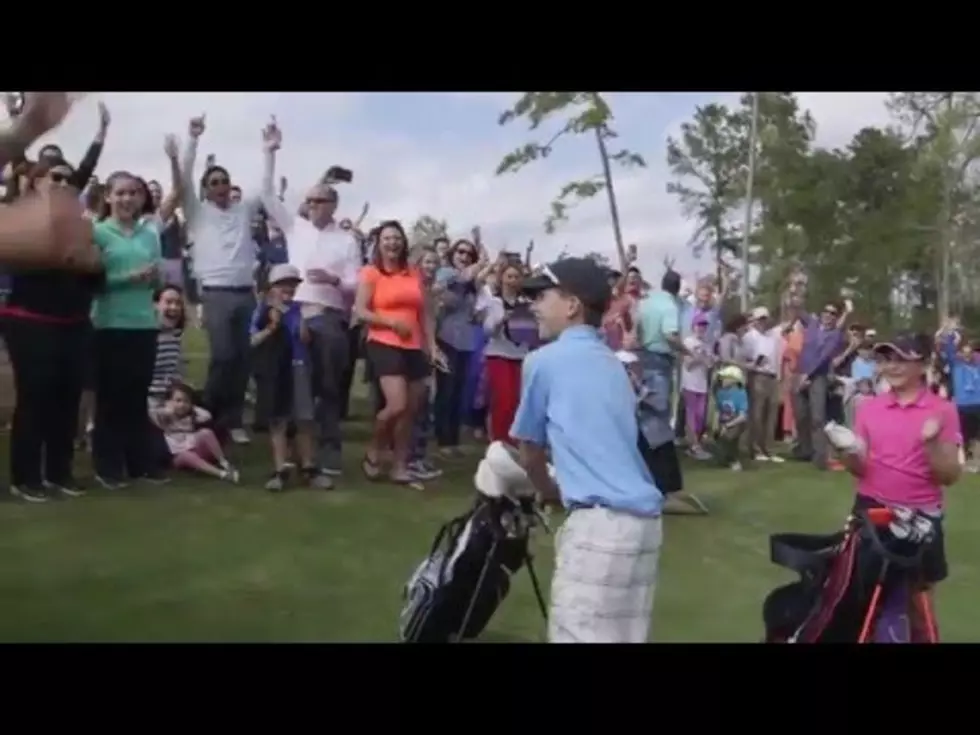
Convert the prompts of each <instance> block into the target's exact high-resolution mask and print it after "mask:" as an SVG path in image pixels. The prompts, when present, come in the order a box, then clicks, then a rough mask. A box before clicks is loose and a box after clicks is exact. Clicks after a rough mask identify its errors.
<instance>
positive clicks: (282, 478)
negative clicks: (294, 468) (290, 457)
mask: <svg viewBox="0 0 980 735" xmlns="http://www.w3.org/2000/svg"><path fill="white" fill-rule="evenodd" d="M288 481H289V470H287V469H286V468H285V467H283V468H282V469H281V470H276V471H275V472H273V473H272V474H271V475H269V480H268V482H266V483H265V489H266V490H268V491H269V492H271V493H279V492H282V491H283V490H284V489H285V488H286V483H287V482H288Z"/></svg>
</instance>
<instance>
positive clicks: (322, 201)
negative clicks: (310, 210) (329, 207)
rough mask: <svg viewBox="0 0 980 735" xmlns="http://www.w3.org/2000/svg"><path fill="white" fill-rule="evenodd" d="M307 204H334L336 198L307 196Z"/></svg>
mask: <svg viewBox="0 0 980 735" xmlns="http://www.w3.org/2000/svg"><path fill="white" fill-rule="evenodd" d="M306 203H307V204H336V203H337V200H336V199H334V198H333V197H308V198H307V200H306Z"/></svg>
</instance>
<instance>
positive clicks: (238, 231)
mask: <svg viewBox="0 0 980 735" xmlns="http://www.w3.org/2000/svg"><path fill="white" fill-rule="evenodd" d="M204 130H205V120H204V116H203V115H201V116H200V117H195V118H193V119H192V120H191V121H190V123H189V126H188V133H189V138H188V141H187V149H186V151H185V153H184V160H183V162H182V166H181V173H182V174H183V177H184V188H183V209H184V216H185V217H186V219H187V231H188V233H189V234H190V239H191V240H192V241H193V242H194V270H195V274H196V276H197V278H198V279H199V285H200V299H201V304H202V306H203V311H204V315H203V316H204V329H205V331H206V332H207V334H208V343H209V346H210V351H211V358H210V361H209V363H208V376H207V381H206V383H205V387H204V400H205V403H206V404H207V406H208V408H209V409H210V410H211V414H212V416H214V419H215V422H216V423H217V424H218V425H219V426H220V427H221V428H222V429H225V430H228V431H229V432H230V435H231V439H232V441H234V442H235V443H236V444H247V443H249V441H250V439H249V436H248V434H247V433H245V430H244V429H243V428H242V413H243V411H244V409H245V389H246V387H247V385H248V378H249V353H250V346H249V336H248V325H249V320H250V319H251V317H252V312H253V311H255V295H254V292H253V290H252V268H253V266H254V264H255V249H254V245H253V244H252V219H253V218H254V217H255V215H256V214H257V212H258V209H259V206H260V202H259V200H258V199H256V198H254V197H246V198H243V199H242V200H241V201H240V202H235V201H233V200H232V186H231V177H230V175H229V174H228V171H227V169H225V168H224V167H222V166H218V165H217V164H211V165H209V166H208V167H207V168H206V169H205V171H204V175H203V176H202V177H201V191H202V193H203V199H202V200H200V201H199V200H198V198H197V197H196V196H195V192H196V190H197V187H195V185H194V159H195V157H196V156H197V143H198V139H199V138H200V137H201V135H202V134H203V133H204Z"/></svg>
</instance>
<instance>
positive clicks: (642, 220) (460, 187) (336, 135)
mask: <svg viewBox="0 0 980 735" xmlns="http://www.w3.org/2000/svg"><path fill="white" fill-rule="evenodd" d="M736 96H737V95H734V94H732V93H726V94H719V95H716V97H717V98H718V99H719V100H720V101H724V102H731V101H732V99H733V98H735V97H736ZM443 97H445V99H442V98H443ZM101 98H102V99H104V100H105V101H106V103H107V104H108V106H109V108H110V110H111V113H112V117H113V123H112V129H111V131H110V134H109V140H108V143H107V145H106V149H105V152H104V154H103V158H102V161H101V162H100V165H99V171H98V172H99V174H100V175H101V176H103V177H104V176H105V175H106V174H108V173H109V172H111V171H112V170H114V169H127V170H132V171H134V172H136V173H139V174H141V175H143V176H144V177H145V178H156V179H159V180H161V181H162V182H164V184H165V185H166V180H167V164H166V161H165V159H164V156H163V153H162V150H161V147H162V141H163V136H164V135H165V134H166V133H168V132H174V133H177V134H178V135H180V137H181V138H183V137H184V136H185V134H186V126H187V120H188V119H189V118H190V117H191V116H193V115H196V114H200V113H202V112H207V116H208V118H207V119H208V131H207V133H206V134H205V137H204V139H203V140H202V144H201V156H202V159H203V156H204V155H205V154H206V153H208V152H213V153H215V154H216V156H217V158H218V161H219V162H220V163H222V164H223V165H226V166H227V167H228V168H229V169H230V170H231V173H232V176H233V178H234V179H235V181H236V182H238V183H240V184H241V185H243V186H244V187H245V188H246V189H248V188H249V187H250V185H253V184H255V183H257V182H258V177H259V174H260V170H261V152H260V142H259V130H260V129H261V127H262V126H263V125H264V124H265V122H266V120H267V119H268V116H269V115H270V114H273V113H274V114H276V116H277V118H278V120H279V123H280V125H281V126H282V128H283V131H284V145H283V149H282V151H281V153H280V156H279V167H278V168H279V171H278V172H279V173H281V174H285V175H286V176H288V178H289V181H290V198H291V199H293V201H294V202H295V201H298V198H299V197H300V196H302V190H303V189H304V188H305V186H307V185H309V184H310V183H311V182H313V181H314V180H316V179H317V178H318V177H319V175H320V174H322V172H323V171H324V170H325V169H326V168H327V167H328V166H330V165H332V164H340V165H343V166H346V167H349V168H351V169H353V170H354V172H355V180H354V183H353V184H352V185H350V186H345V187H344V188H343V189H342V191H341V194H342V203H341V214H342V215H355V214H356V213H357V212H359V211H360V208H361V205H362V204H363V202H365V201H370V202H371V215H370V217H369V219H371V220H374V221H377V220H378V219H381V218H388V217H395V218H399V219H402V220H403V221H404V222H405V224H406V226H408V225H410V224H411V223H412V221H414V219H415V218H416V217H417V216H419V215H420V214H432V215H434V216H437V217H445V218H447V219H448V220H449V221H450V223H451V225H452V226H453V228H454V230H455V231H456V232H455V233H454V234H459V235H462V234H464V233H465V232H467V231H468V230H469V228H470V227H471V226H472V225H474V224H480V225H481V226H482V228H483V231H484V233H485V237H486V239H487V242H488V243H489V244H490V245H491V246H492V247H500V246H503V245H506V246H508V247H511V248H521V249H523V247H525V246H526V244H527V241H528V240H529V239H532V238H533V239H534V240H535V243H536V257H538V258H541V259H546V258H548V257H550V256H553V255H555V254H556V253H557V252H558V251H559V250H561V249H562V247H564V246H565V245H567V246H568V247H569V248H570V250H572V251H573V252H586V251H589V250H598V251H604V252H608V253H610V254H611V253H612V252H613V251H614V247H613V244H612V243H613V235H612V227H611V225H610V224H609V217H608V206H607V201H606V198H605V195H604V194H602V195H600V196H598V197H596V198H595V199H593V200H590V201H586V202H583V203H582V204H581V205H579V206H577V207H576V208H575V209H574V210H573V211H572V212H571V220H570V222H568V223H567V224H565V225H563V226H562V227H561V229H559V231H558V232H557V233H556V234H555V235H553V236H550V237H549V236H546V235H545V234H544V232H543V230H542V228H541V223H542V222H543V220H544V217H545V215H546V214H547V211H548V203H549V202H550V201H551V198H552V197H553V196H554V195H555V194H556V193H557V192H558V190H559V189H560V188H561V186H562V185H563V184H564V183H566V182H567V181H569V180H570V179H573V178H576V177H582V176H588V175H591V174H593V173H597V172H598V171H599V164H598V161H597V160H594V159H593V158H591V157H590V156H589V150H588V145H589V144H588V142H587V141H585V140H581V139H580V140H575V141H568V142H567V146H569V147H575V146H577V148H575V149H574V150H571V151H565V152H564V153H563V154H562V155H560V156H559V155H557V154H556V155H555V156H554V157H552V158H549V159H547V160H546V161H544V162H540V163H536V164H534V165H533V166H529V167H527V168H526V169H524V170H522V171H521V172H519V173H517V174H514V175H506V176H500V177H497V176H494V174H493V171H494V169H495V167H496V164H497V163H498V161H499V159H500V157H501V155H502V154H503V153H505V152H506V151H508V150H509V149H511V148H513V147H514V146H515V145H517V144H519V143H520V142H522V141H523V140H524V139H525V136H526V134H527V133H526V130H525V129H522V127H521V126H520V125H515V126H507V127H505V128H500V127H498V126H497V125H496V113H497V112H499V111H500V110H502V109H504V108H505V107H506V106H507V104H508V103H509V102H512V101H513V99H514V98H515V93H472V92H458V93H449V94H446V95H432V94H427V95H425V96H424V97H415V96H414V95H408V94H401V95H379V94H371V95H368V94H355V93H343V94H339V93H224V92H214V93H106V94H103V95H101ZM97 99H98V95H96V94H93V95H91V96H90V97H89V98H87V99H86V100H84V101H83V102H82V103H80V104H79V106H78V109H77V110H74V111H73V112H72V114H71V116H70V118H69V119H68V120H67V121H66V123H65V124H64V125H63V126H62V128H61V129H59V130H58V131H56V133H55V134H54V135H52V136H49V137H50V139H51V140H53V141H56V142H58V143H59V144H60V145H62V147H63V148H64V149H65V151H66V153H67V154H68V156H69V157H70V159H71V160H75V161H78V160H79V159H80V158H81V156H82V154H83V153H84V151H85V148H86V146H87V144H88V142H89V140H90V139H91V136H92V135H93V134H94V132H95V128H96V124H97V113H96V100H97ZM704 99H705V96H704V95H688V94H678V95H675V94H666V93H656V94H653V93H650V94H621V93H615V94H614V96H613V105H614V111H615V112H616V116H617V124H620V125H622V126H623V127H627V126H629V127H630V130H631V133H630V139H629V140H625V141H624V142H625V144H626V145H629V146H630V147H632V148H634V149H636V150H638V151H640V152H641V153H643V154H644V156H645V157H646V158H647V160H648V163H649V168H647V169H640V170H632V171H623V170H620V171H617V172H616V173H615V185H616V191H617V195H618V199H619V205H620V215H621V219H622V223H623V234H624V237H625V240H626V242H636V243H637V244H638V245H639V249H640V264H641V266H642V267H643V268H644V269H645V270H647V271H648V272H649V273H650V275H651V276H652V277H654V279H655V276H656V273H659V271H660V270H661V261H662V259H663V257H664V256H665V255H667V254H671V255H673V256H675V257H677V265H678V266H679V267H681V268H682V269H683V270H684V271H685V272H687V273H693V272H694V271H695V270H700V271H701V272H707V271H709V270H710V269H711V265H710V261H708V260H704V261H701V262H697V261H695V260H694V259H693V258H692V257H691V255H690V253H689V250H688V249H687V248H686V247H685V245H686V242H687V240H688V238H689V236H690V233H691V231H692V226H693V225H692V223H690V222H687V221H685V220H684V218H683V217H682V215H681V212H680V207H679V205H678V203H677V201H676V198H675V197H673V196H670V195H668V194H667V192H666V184H667V181H668V180H669V172H668V170H667V166H666V161H665V141H666V137H667V135H668V133H673V132H676V130H677V128H678V127H679V125H680V123H681V122H682V121H683V120H685V119H687V118H688V117H690V115H691V114H692V113H693V110H694V105H695V104H697V103H698V102H703V101H704ZM800 99H801V102H802V104H803V106H804V107H806V108H809V109H810V110H811V111H812V112H813V114H814V116H815V117H816V120H817V123H818V136H819V142H820V144H822V145H843V144H846V142H847V140H848V139H849V137H850V136H851V135H853V134H854V133H855V132H857V130H859V129H860V128H861V127H863V126H865V125H869V124H870V125H875V124H882V123H884V122H886V121H887V113H886V112H885V110H884V106H883V101H884V93H857V94H855V93H809V92H807V93H801V94H800ZM413 100H415V101H414V102H413ZM413 104H415V105H423V104H424V105H425V106H426V107H427V108H428V110H427V112H428V114H429V115H431V119H432V129H431V130H427V131H423V132H424V133H426V134H425V135H423V134H421V133H420V134H413V133H411V132H410V130H413V129H417V128H412V126H411V125H407V124H405V125H402V124H401V117H400V116H401V115H402V114H404V113H406V111H409V110H410V109H411V107H412V105H413ZM471 106H472V109H471ZM443 108H445V110H444V109H443ZM450 108H452V109H450ZM461 110H462V112H470V113H471V114H461ZM413 111H414V112H416V113H418V112H419V110H417V109H416V110H413ZM443 112H445V115H446V116H450V115H456V117H453V118H451V119H450V118H449V117H447V119H446V120H441V119H440V118H441V116H442V115H443ZM664 112H667V113H668V114H666V115H665V114H664ZM440 125H442V126H443V127H444V128H445V132H446V134H445V135H444V136H442V137H437V136H436V135H434V133H437V132H438V131H439V126H440ZM471 128H472V129H471ZM634 130H639V131H641V137H640V139H636V137H637V136H636V135H635V134H634V133H633V131H634ZM625 137H626V136H624V138H625ZM566 154H567V155H566Z"/></svg>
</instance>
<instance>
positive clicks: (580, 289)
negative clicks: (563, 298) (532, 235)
mask: <svg viewBox="0 0 980 735" xmlns="http://www.w3.org/2000/svg"><path fill="white" fill-rule="evenodd" d="M551 288H559V289H561V290H562V291H564V292H565V293H567V294H570V295H572V296H575V297H576V298H577V299H578V300H579V301H581V302H582V303H583V304H584V305H585V306H588V307H591V308H593V309H600V310H602V311H605V309H606V307H607V306H608V305H609V300H610V299H611V298H612V289H611V288H610V287H609V269H608V268H604V267H603V266H601V265H599V264H598V263H596V262H595V261H594V260H592V259H591V258H562V259H561V260H556V261H555V262H554V263H549V264H548V265H546V266H544V267H543V268H541V270H540V271H539V272H538V273H537V274H536V275H534V276H531V277H530V278H528V279H526V280H525V281H524V285H523V287H522V289H521V290H522V291H523V292H524V293H525V294H527V295H528V296H532V297H533V296H535V295H537V294H539V293H541V292H542V291H547V290H548V289H551Z"/></svg>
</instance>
